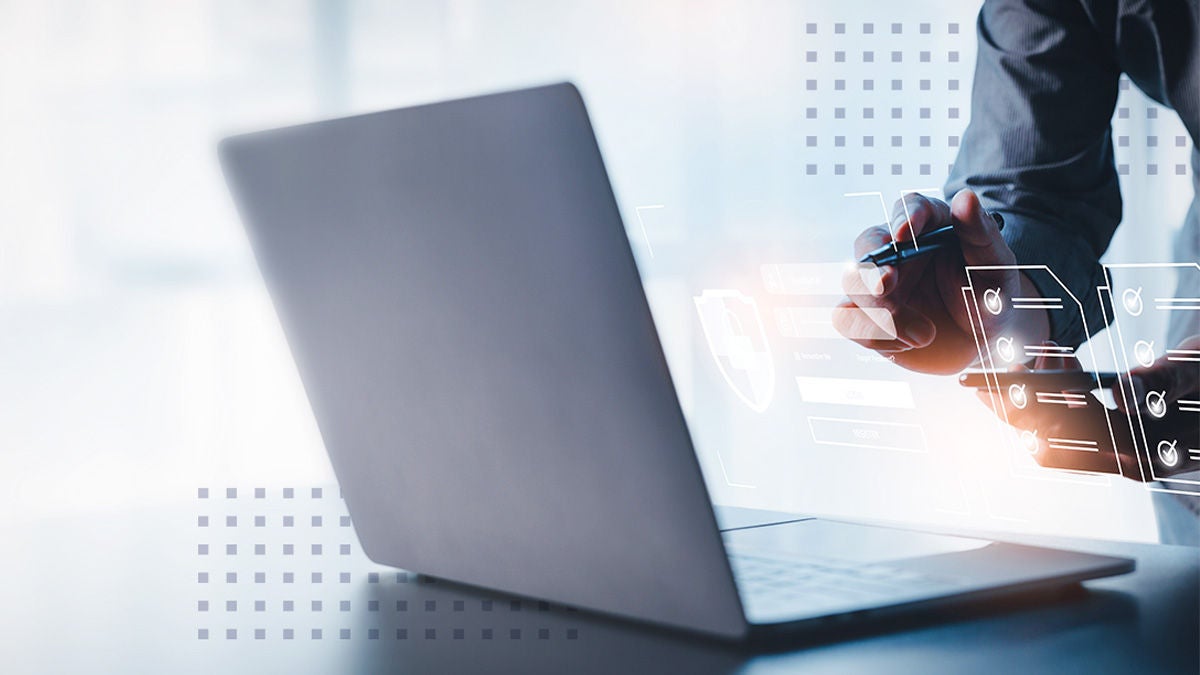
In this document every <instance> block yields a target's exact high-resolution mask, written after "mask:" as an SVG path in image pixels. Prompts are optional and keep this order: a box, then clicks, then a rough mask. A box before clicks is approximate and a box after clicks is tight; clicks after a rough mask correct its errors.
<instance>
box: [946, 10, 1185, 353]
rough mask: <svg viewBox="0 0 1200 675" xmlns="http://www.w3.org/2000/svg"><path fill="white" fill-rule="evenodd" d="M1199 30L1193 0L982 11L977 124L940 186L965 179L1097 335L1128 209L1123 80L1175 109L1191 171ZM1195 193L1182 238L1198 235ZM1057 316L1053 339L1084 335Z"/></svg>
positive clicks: (1020, 257) (1070, 340) (1054, 291)
mask: <svg viewBox="0 0 1200 675" xmlns="http://www.w3.org/2000/svg"><path fill="white" fill-rule="evenodd" d="M1198 32H1200V0H1140V1H1137V0H1108V1H1107V2H1106V1H1103V0H1096V1H1093V0H986V1H985V2H984V4H983V8H982V9H981V10H980V13H979V21H978V37H979V52H978V59H977V62H976V65H975V80H974V86H973V90H972V94H971V123H970V125H969V126H968V127H967V130H966V132H965V133H964V134H963V138H962V144H961V147H960V149H959V153H958V158H957V159H956V160H955V163H954V168H953V170H952V171H951V173H950V177H949V179H948V181H947V184H946V188H945V192H946V194H947V195H953V194H954V193H955V192H957V191H958V190H960V189H962V188H966V187H969V188H971V189H973V190H975V191H976V192H977V193H978V194H979V196H980V198H981V201H982V202H983V205H984V206H985V208H987V209H989V210H995V211H999V212H1000V213H1002V214H1003V215H1004V219H1005V229H1004V238H1005V239H1006V240H1007V241H1008V243H1009V245H1010V246H1011V247H1012V249H1013V251H1014V253H1016V256H1017V261H1018V262H1019V263H1021V264H1028V265H1046V266H1048V267H1049V268H1050V270H1052V271H1053V272H1054V274H1055V275H1056V276H1057V277H1058V278H1059V279H1060V280H1061V281H1062V283H1063V284H1064V285H1066V286H1067V288H1068V289H1069V290H1070V291H1071V293H1072V294H1073V295H1074V296H1075V297H1076V298H1078V299H1079V300H1080V302H1081V303H1082V305H1083V308H1084V316H1085V317H1086V320H1087V325H1088V328H1089V329H1091V330H1092V332H1096V331H1097V330H1099V329H1100V328H1102V327H1103V326H1104V325H1105V318H1104V316H1105V314H1104V312H1102V311H1101V308H1100V300H1099V297H1098V294H1097V293H1096V287H1097V286H1102V285H1104V283H1103V272H1102V270H1101V267H1100V264H1099V259H1100V256H1101V255H1103V253H1104V251H1105V250H1106V249H1107V248H1108V244H1109V242H1110V241H1111V239H1112V236H1113V232H1114V231H1115V230H1116V228H1117V226H1118V225H1119V224H1120V222H1121V215H1122V214H1121V191H1120V186H1119V184H1118V182H1117V169H1116V166H1115V163H1114V161H1113V141H1112V130H1111V127H1110V121H1111V120H1112V116H1113V112H1114V108H1115V106H1116V101H1117V90H1118V85H1119V81H1120V76H1121V74H1122V73H1124V74H1125V75H1127V76H1128V77H1129V79H1130V80H1131V81H1132V82H1133V83H1134V84H1135V85H1136V86H1137V87H1139V88H1140V89H1141V90H1142V91H1144V92H1145V93H1146V94H1147V95H1148V96H1149V97H1150V98H1152V99H1154V100H1155V101H1157V102H1159V103H1161V104H1163V105H1165V106H1169V107H1171V108H1173V109H1174V110H1175V111H1176V112H1177V113H1178V115H1179V116H1180V118H1181V119H1182V120H1183V124H1184V126H1185V127H1186V128H1187V131H1188V133H1189V134H1190V135H1191V138H1192V146H1193V150H1192V162H1191V163H1192V171H1193V178H1195V174H1196V172H1197V171H1198V170H1200V152H1197V150H1196V147H1197V146H1200V39H1198V38H1197V33H1198ZM1193 182H1194V183H1197V191H1198V194H1200V182H1197V181H1195V180H1194V181H1193ZM1197 200H1200V197H1198V196H1193V207H1192V209H1191V210H1190V211H1189V215H1188V219H1189V222H1188V223H1187V224H1185V226H1184V228H1183V230H1182V231H1181V233H1180V236H1181V237H1185V238H1191V239H1194V238H1196V237H1197V236H1200V235H1198V234H1197V232H1200V226H1198V225H1197V223H1196V222H1194V221H1196V220H1197V219H1200V206H1197V203H1198V201H1197ZM1163 227H1164V228H1166V227H1169V225H1166V224H1164V225H1163ZM1183 243H1184V244H1187V243H1190V242H1189V241H1184V242H1183ZM1177 248H1178V247H1177ZM1192 249H1193V250H1194V247H1192ZM1031 281H1033V282H1034V283H1035V284H1046V283H1050V282H1048V281H1047V280H1046V278H1045V277H1042V276H1040V275H1031ZM1038 290H1039V291H1040V292H1041V293H1042V295H1044V296H1061V291H1059V289H1058V288H1039V289H1038ZM1052 314H1059V315H1063V316H1054V317H1052V318H1051V325H1050V332H1051V339H1053V340H1055V341H1056V342H1058V343H1059V344H1060V345H1066V346H1071V347H1076V346H1078V345H1079V344H1081V343H1082V342H1084V341H1085V340H1086V339H1087V337H1088V336H1087V333H1086V331H1085V330H1084V326H1083V322H1082V321H1081V320H1080V317H1079V316H1078V315H1068V313H1063V312H1057V313H1052ZM1184 314H1192V313H1191V312H1184ZM1108 315H1109V316H1111V313H1109V314H1108Z"/></svg>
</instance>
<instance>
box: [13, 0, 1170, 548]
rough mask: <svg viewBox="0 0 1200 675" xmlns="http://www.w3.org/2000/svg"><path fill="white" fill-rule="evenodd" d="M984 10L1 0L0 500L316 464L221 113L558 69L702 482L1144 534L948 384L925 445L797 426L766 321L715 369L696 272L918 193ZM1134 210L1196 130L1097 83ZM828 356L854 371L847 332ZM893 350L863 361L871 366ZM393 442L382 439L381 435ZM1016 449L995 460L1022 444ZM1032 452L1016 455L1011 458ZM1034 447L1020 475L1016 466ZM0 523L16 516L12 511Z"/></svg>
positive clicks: (769, 257)
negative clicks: (734, 367)
mask: <svg viewBox="0 0 1200 675" xmlns="http://www.w3.org/2000/svg"><path fill="white" fill-rule="evenodd" d="M977 10H978V4H977V3H969V2H968V3H962V2H951V1H950V0H927V1H923V2H919V3H893V2H884V1H881V0H872V1H869V2H855V3H845V2H830V1H827V0H819V1H812V2H789V1H785V0H756V1H739V2H733V1H730V2H692V1H686V2H685V1H683V0H669V1H660V0H656V1H655V2H639V1H633V0H617V1H613V0H604V1H599V0H583V1H576V2H554V1H549V0H544V1H528V0H521V1H518V2H494V1H488V0H441V1H434V0H408V1H407V2H403V3H395V2H385V1H381V0H355V1H351V2H334V1H333V0H308V1H306V2H302V1H283V0H270V1H266V2H254V3H248V2H236V1H234V0H171V1H170V2H154V1H151V0H105V1H103V2H102V1H99V0H46V1H39V2H23V3H17V2H7V3H0V45H3V46H2V47H0V49H2V50H3V54H4V58H3V59H0V82H2V83H3V90H4V91H5V95H4V96H3V97H0V139H2V141H3V142H2V146H3V152H2V153H0V185H2V186H3V188H2V189H0V195H2V197H0V325H2V326H3V330H2V331H0V429H2V430H3V431H2V434H0V501H3V502H5V503H4V507H5V508H6V509H7V510H8V512H9V513H10V514H20V513H23V514H46V513H71V512H76V511H81V510H91V509H97V508H122V507H124V506H127V505H129V504H135V503H154V502H157V501H162V500H177V499H187V498H190V497H191V496H192V495H194V494H195V488H196V486H200V485H254V486H263V485H267V486H273V485H308V484H328V483H330V482H331V481H332V480H333V477H332V473H331V470H330V468H329V465H328V462H327V460H326V459H325V455H324V452H323V450H322V448H321V444H320V438H319V435H318V433H317V429H316V425H315V423H314V421H313V420H312V417H311V413H310V411H309V409H308V406H307V403H306V402H305V398H304V393H303V389H302V387H301V385H300V382H299V380H298V377H297V375H296V373H295V370H294V368H293V366H292V362H291V359H290V357H289V355H288V353H287V350H286V346H285V342H284V339H283V336H282V334H281V332H280V329H279V326H278V324H277V321H276V319H275V317H274V314H273V312H272V310H271V309H270V304H269V301H268V299H267V297H266V294H265V291H264V289H263V288H262V285H261V281H260V279H259V277H258V274H257V272H256V270H255V267H254V264H253V259H252V257H251V255H250V252H249V249H248V246H247V242H246V240H245V237H244V236H243V233H242V229H241V226H240V224H239V222H238V220H237V218H236V214H235V213H234V211H233V209H232V206H231V204H230V201H229V198H228V196H227V193H226V190H225V186H224V183H223V181H222V178H221V176H220V174H219V170H218V167H217V164H216V161H215V143H216V141H217V140H218V139H219V138H220V137H221V136H223V135H226V134H228V133H232V132H236V131H241V130H246V129H253V128H260V127H265V126H275V125H281V124H287V123H294V122H301V121H308V120H311V119H315V118H321V117H330V116H338V115H344V114H352V113H357V112H366V111H372V110H379V109H385V108H392V107H398V106H403V105H409V104H414V103H421V102H427V101H431V100H436V99H442V98H448V97H456V96H463V95H470V94H475V93H483V92H487V91H492V90H497V89H505V88H513V87H519V86H525V85H532V84H541V83H547V82H552V81H559V80H567V79H569V80H571V81H573V82H575V83H576V84H577V85H578V86H579V87H580V89H581V90H582V92H583V94H584V97H585V99H586V101H587V103H588V105H589V109H590V112H591V115H592V117H593V122H594V124H595V127H596V130H597V134H598V136H599V139H600V144H601V147H602V149H603V151H604V153H605V158H606V161H607V163H608V167H609V171H610V174H611V176H612V179H613V182H614V187H615V190H616V194H617V198H618V201H619V203H620V206H621V210H622V213H623V215H624V217H625V224H626V228H627V231H628V233H629V235H630V238H631V241H632V243H633V246H634V249H635V253H636V255H637V256H638V259H639V264H640V266H641V268H642V272H643V275H644V280H645V283H646V286H647V289H648V292H649V295H650V297H651V302H652V305H653V308H654V311H655V314H656V317H657V319H658V321H659V323H660V332H661V333H662V338H663V342H664V344H665V347H666V350H667V354H668V358H669V360H670V363H671V367H672V370H673V371H674V374H675V376H676V379H677V383H678V387H679V393H680V399H681V401H682V403H683V405H684V407H685V411H686V412H687V414H688V417H689V420H690V422H691V424H692V427H693V432H694V435H695V438H696V442H697V446H698V451H699V455H700V459H701V463H702V465H703V467H704V469H705V473H706V476H707V478H708V481H709V484H710V489H711V491H712V493H713V497H714V499H715V501H717V502H719V503H726V504H739V505H747V506H761V507H768V508H778V509H786V510H797V511H807V512H820V513H833V514H839V515H846V516H856V517H867V518H898V519H901V520H909V521H914V522H915V521H920V522H945V523H950V524H956V525H969V526H977V527H985V528H989V529H1017V530H1025V531H1045V532H1056V533H1065V534H1075V535H1082V536H1099V537H1113V538H1128V539H1153V538H1154V536H1155V534H1154V529H1153V516H1152V512H1151V509H1150V507H1149V502H1148V499H1147V493H1146V492H1145V490H1144V489H1143V488H1142V487H1141V486H1139V485H1136V484H1134V483H1132V482H1129V481H1122V480H1111V481H1094V480H1059V477H1057V476H1054V475H1047V474H1046V473H1045V472H1042V473H1039V472H1037V471H1036V470H1035V467H1032V463H1031V462H1029V464H1030V466H1028V467H1018V469H1020V470H1018V471H1016V472H1015V473H1014V472H1013V471H1012V466H1011V465H1012V461H1013V460H1012V458H1011V457H1007V456H1006V455H1005V452H1006V451H1005V449H1004V448H1003V444H1002V442H1001V441H1000V440H999V439H1000V437H1001V436H1002V434H1003V432H1002V430H1000V429H998V428H997V427H996V424H995V422H994V421H993V420H992V419H991V417H990V413H989V412H987V411H985V410H984V409H983V408H982V406H981V405H979V403H978V402H977V401H975V399H974V397H973V396H969V395H964V393H963V392H962V391H960V390H958V388H957V385H955V384H954V383H953V382H951V381H947V380H939V379H936V378H923V377H916V376H909V375H906V374H902V373H900V372H898V371H897V372H892V373H888V374H887V377H890V378H892V379H906V380H907V381H911V382H912V383H913V385H912V386H913V387H914V391H915V392H916V393H917V394H918V395H919V397H918V406H917V409H916V410H915V411H912V416H913V417H912V419H913V422H914V423H917V424H920V425H922V426H923V428H924V429H925V431H926V432H927V437H928V446H929V452H927V453H923V454H905V453H895V452H887V451H871V450H865V449H854V448H843V449H833V448H830V447H828V446H816V445H814V444H813V442H812V438H811V435H810V430H809V426H808V424H807V422H806V413H805V411H804V406H805V405H806V404H805V403H804V402H802V401H801V400H800V398H799V396H798V392H797V390H796V387H795V381H794V378H795V377H796V376H797V375H799V374H802V373H803V372H804V371H803V367H804V364H802V363H800V362H799V361H798V357H797V356H796V355H797V354H799V352H798V351H796V349H795V348H793V347H790V346H788V345H787V343H786V340H785V339H783V338H781V337H780V336H779V335H778V333H775V332H773V331H774V328H773V327H771V326H769V327H768V328H769V341H770V343H771V344H772V348H773V350H774V360H775V362H776V367H777V369H778V373H777V378H776V393H775V397H774V400H773V402H772V404H771V407H770V409H769V410H768V411H767V412H766V413H764V414H759V413H756V412H754V411H752V410H750V409H749V408H747V407H746V406H744V405H743V404H742V403H741V402H740V401H738V400H737V399H736V398H735V397H734V396H732V395H731V392H730V391H729V390H728V389H727V388H726V385H725V384H724V382H723V381H722V379H721V377H720V376H719V374H718V373H717V371H716V370H715V365H714V361H713V359H712V358H711V356H710V355H709V354H708V352H707V349H708V348H707V345H706V343H705V341H704V337H703V334H702V332H701V331H700V327H699V324H698V321H697V313H696V310H695V305H694V302H693V298H694V297H695V296H697V295H699V294H700V293H701V292H702V291H703V290H704V289H709V288H735V289H741V290H743V291H745V292H746V293H748V294H751V295H754V294H756V293H761V292H762V279H761V276H760V274H759V270H760V265H761V264H764V263H788V262H837V261H842V260H846V259H848V258H849V253H850V246H851V241H852V239H853V237H854V235H856V234H857V232H858V231H860V230H861V229H862V228H863V227H865V226H867V225H871V224H875V223H878V222H881V220H882V213H881V207H880V205H879V202H878V200H875V201H872V200H871V199H852V198H847V197H845V196H843V195H845V194H846V193H851V192H874V191H878V192H880V193H882V194H883V195H884V196H885V198H886V199H887V201H888V203H889V204H890V202H891V201H892V200H894V199H895V198H896V197H897V196H898V195H899V193H900V191H901V190H907V189H927V188H935V189H936V188H938V187H939V186H940V185H941V184H942V182H943V180H944V178H945V175H946V172H947V169H948V167H949V165H950V164H951V163H952V162H953V159H954V156H955V152H956V150H957V146H958V140H959V137H960V135H961V133H962V130H963V128H964V127H965V125H966V124H967V122H968V120H969V117H970V105H969V103H970V100H969V99H970V89H971V73H972V69H973V63H974V52H975V47H974V43H975V31H974V17H975V13H976V12H977ZM1119 106H1120V108H1119V111H1118V113H1117V115H1115V116H1114V120H1113V124H1114V137H1115V139H1116V145H1117V156H1118V162H1119V163H1120V165H1121V171H1122V182H1123V187H1124V195H1125V202H1126V207H1125V213H1126V222H1125V224H1124V225H1123V226H1122V228H1121V229H1120V231H1119V232H1118V234H1117V236H1116V239H1115V241H1114V243H1113V246H1112V248H1111V249H1110V251H1109V253H1108V255H1107V258H1106V259H1107V260H1110V261H1115V262H1160V261H1166V260H1169V259H1170V254H1169V246H1170V241H1171V237H1172V235H1173V233H1174V230H1175V228H1177V227H1178V225H1179V223H1180V222H1181V221H1182V217H1183V213H1184V211H1185V210H1186V207H1187V204H1188V202H1189V199H1190V197H1191V189H1190V183H1189V180H1190V179H1189V176H1188V175H1187V174H1186V169H1185V168H1184V166H1185V164H1186V162H1187V156H1188V153H1189V152H1190V149H1191V142H1190V140H1188V139H1187V138H1186V135H1185V132H1184V131H1183V129H1182V126H1181V125H1180V124H1179V122H1178V120H1177V119H1176V117H1175V116H1174V113H1172V112H1171V111H1168V110H1165V109H1162V108H1160V107H1159V106H1157V105H1156V104H1154V103H1152V102H1150V101H1149V100H1148V99H1146V98H1145V97H1144V96H1143V95H1141V94H1140V93H1139V92H1137V91H1136V90H1134V89H1131V88H1130V87H1129V86H1128V82H1123V83H1122V92H1121V96H1120V103H1119ZM855 349H857V348H855V347H853V345H849V344H846V345H839V346H837V347H836V348H831V349H830V352H831V353H832V357H831V358H834V359H839V358H840V359H847V360H848V361H849V362H850V363H853V364H855V367H857V366H864V367H865V366H866V365H869V366H870V367H873V368H879V369H886V368H893V367H892V366H890V364H865V363H864V362H863V360H862V357H864V356H865V355H866V353H865V352H862V351H861V350H860V351H857V352H856V351H854V350H855ZM877 372H878V373H881V374H883V373H885V372H886V371H884V370H879V371H877ZM397 442H398V443H399V442H402V439H397ZM1018 461H1019V460H1018ZM1025 461H1026V462H1028V460H1027V459H1026V460H1025ZM1025 469H1028V470H1029V471H1030V472H1032V473H1033V474H1035V475H1036V477H1029V476H1027V475H1026V472H1025ZM12 517H20V516H18V515H13V516H12Z"/></svg>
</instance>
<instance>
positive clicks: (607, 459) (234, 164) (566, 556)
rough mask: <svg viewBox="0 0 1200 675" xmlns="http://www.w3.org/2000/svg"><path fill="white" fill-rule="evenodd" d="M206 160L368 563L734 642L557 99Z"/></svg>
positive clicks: (715, 563)
mask: <svg viewBox="0 0 1200 675" xmlns="http://www.w3.org/2000/svg"><path fill="white" fill-rule="evenodd" d="M221 154H222V159H223V162H224V165H225V169H226V172H227V174H228V176H229V179H230V182H231V185H232V186H233V188H234V192H235V195H236V197H237V200H238V203H239V207H240V208H241V211H242V214H243V216H244V218H245V220H246V223H247V230H248V232H249V235H250V239H251V242H252V245H253V247H254V250H255V253H256V256H257V258H258V261H259V265H260V267H261V270H262V273H263V277H264V279H265V281H266V283H267V286H268V288H269V289H270V291H271V294H272V297H273V299H274V302H275V306H276V309H277V311H278V313H279V316H280V319H281V321H282V322H283V326H284V330H285V332H286V334H287V336H288V340H289V344H290V346H291V349H292V352H293V356H294V358H295V360H296V363H297V366H298V368H299V370H300V374H301V378H302V380H303V382H304V386H305V389H306V391H307V394H308V397H309V401H310V403H311V405H312V408H313V412H314V414H315V416H316V419H317V422H318V425H319V427H320V430H321V434H322V437H323V439H324V442H325V446H326V449H327V450H328V452H329V455H330V458H331V460H332V463H333V467H334V470H335V472H336V474H337V478H338V481H339V483H340V484H341V487H342V491H343V494H344V496H345V500H346V503H347V506H348V508H349V510H350V514H351V517H352V518H353V521H354V525H355V528H356V530H357V532H358V536H359V539H360V541H361V543H362V546H363V549H364V550H365V551H366V552H367V554H368V555H369V556H370V557H371V558H372V559H373V560H375V561H377V562H381V563H386V564H389V565H394V566H397V567H402V568H405V569H410V570H415V571H419V572H423V573H427V574H431V575H435V576H440V577H444V578H448V579H453V580H457V581H462V582H466V583H470V584H476V585H480V586H486V587H489V588H495V589H500V590H504V591H508V592H513V593H518V594H523V595H529V596H534V597H538V598H545V599H549V600H553V601H558V602H562V603H567V604H572V605H577V606H581V607H587V608H591V609H596V610H600V611H604V612H610V613H613V614H617V615H622V616H627V617H634V618H638V619H643V620H648V621H652V622H658V623H663V624H669V625H674V626H680V627H686V628H690V629H695V630H699V631H704V632H709V633H713V634H718V635H725V636H733V637H736V636H739V635H741V634H742V633H743V632H744V631H745V629H746V624H745V620H744V618H743V615H742V611H741V606H740V604H739V601H738V597H737V592H736V590H735V587H734V583H733V580H732V577H731V574H730V571H729V564H728V562H727V560H726V556H725V552H724V549H723V548H722V543H721V539H720V536H719V534H718V531H717V526H716V523H715V521H714V517H713V513H712V508H711V506H710V503H709V498H708V494H707V491H706V489H705V486H704V481H703V477H702V476H701V473H700V468H699V466H698V463H697V461H696V458H695V455H694V454H693V450H692V445H691V441H690V439H689V436H688V432H687V429H686V426H685V424H684V421H683V417H682V413H681V411H680V409H679V405H678V402H677V399H676V395H675V391H674V388H673V386H672V384H671V380H670V376H669V374H668V372H667V366H666V362H665V360H664V358H663V354H662V350H661V347H660V345H659V342H658V337H657V334H656V332H655V328H654V323H653V321H652V319H651V315H650V311H649V308H648V306H647V303H646V298H645V295H644V292H643V289H642V286H641V282H640V279H639V276H638V272H637V268H636V266H635V263H634V259H633V256H632V252H631V251H630V247H629V243H628V241H627V239H626V236H625V231H624V228H623V226H622V223H621V218H620V214H619V212H618V210H617V205H616V203H615V200H614V198H613V194H612V190H611V187H610V185H609V181H608V177H607V175H606V173H605V169H604V164H603V161H602V159H601V156H600V152H599V149H598V148H597V145H596V141H595V138H594V137H593V134H592V129H591V126H590V124H589V121H588V117H587V113H586V111H585V109H584V106H583V102H582V100H581V98H580V96H579V93H578V91H577V90H576V89H575V88H574V87H573V86H571V85H569V84H558V85H553V86H548V87H541V88H536V89H528V90H523V91H516V92H510V93H503V94H497V95H492V96H483V97H478V98H471V99H464V100H459V101H451V102H447V103H439V104H435V105H428V106H420V107H415V108H408V109H403V110H393V111H387V112H381V113H375V114H369V115H362V116H358V117H351V118H346V119H339V120H332V121H327V122H319V123H316V124H310V125H304V126H300V127H291V128H287V129H281V130H274V131H269V132H262V133H258V134H251V135H246V136H239V137H235V138H232V139H227V140H226V141H225V142H224V143H223V144H222V153H221Z"/></svg>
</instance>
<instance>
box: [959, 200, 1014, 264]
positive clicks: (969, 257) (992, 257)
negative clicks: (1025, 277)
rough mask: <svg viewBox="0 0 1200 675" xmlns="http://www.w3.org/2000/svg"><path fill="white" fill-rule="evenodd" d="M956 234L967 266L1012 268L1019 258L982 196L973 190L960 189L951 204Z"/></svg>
mask: <svg viewBox="0 0 1200 675" xmlns="http://www.w3.org/2000/svg"><path fill="white" fill-rule="evenodd" d="M950 215H951V216H952V218H953V223H954V233H955V234H956V235H958V242H959V246H960V247H961V248H962V253H963V261H964V262H965V263H966V264H967V265H1012V264H1014V263H1016V261H1017V259H1016V256H1015V255H1013V252H1012V249H1010V248H1009V247H1008V244H1006V243H1004V239H1003V238H1002V237H1001V236H1000V227H999V226H998V225H997V224H996V221H995V220H993V219H992V216H991V215H990V214H989V213H988V212H987V211H984V210H983V205H982V204H980V203H979V197H978V195H976V194H975V193H974V192H972V191H971V190H960V191H959V192H958V194H956V195H954V201H952V202H951V203H950Z"/></svg>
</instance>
